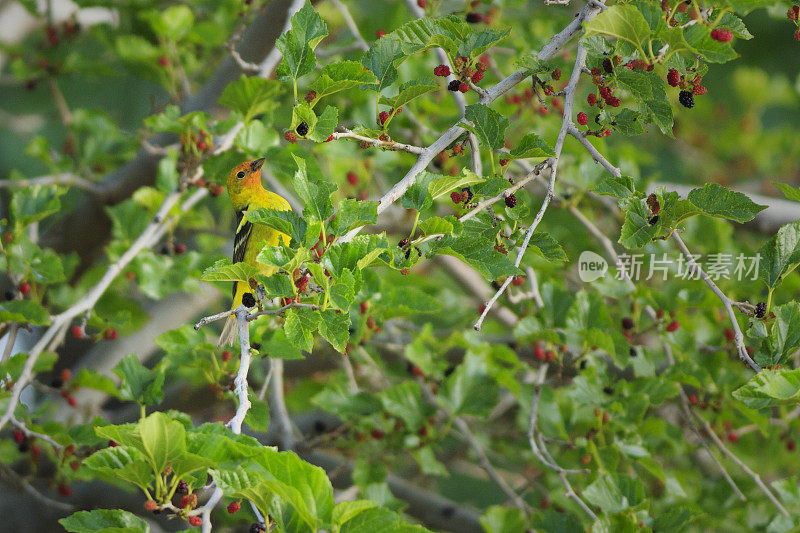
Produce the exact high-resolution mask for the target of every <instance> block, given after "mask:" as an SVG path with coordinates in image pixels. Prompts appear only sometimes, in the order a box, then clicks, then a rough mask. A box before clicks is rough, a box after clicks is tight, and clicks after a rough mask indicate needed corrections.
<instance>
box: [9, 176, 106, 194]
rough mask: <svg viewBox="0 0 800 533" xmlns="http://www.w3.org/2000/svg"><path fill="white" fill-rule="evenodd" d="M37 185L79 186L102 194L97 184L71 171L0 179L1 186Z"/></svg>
mask: <svg viewBox="0 0 800 533" xmlns="http://www.w3.org/2000/svg"><path fill="white" fill-rule="evenodd" d="M36 185H63V186H65V187H78V188H79V189H83V190H86V191H88V192H90V193H92V194H98V195H99V194H100V189H99V188H98V187H97V185H96V184H95V183H93V182H91V181H89V180H87V179H85V178H81V177H80V176H76V175H75V174H71V173H68V172H67V173H64V174H54V175H52V176H41V177H38V178H31V179H22V180H0V188H6V187H7V188H24V187H33V186H36Z"/></svg>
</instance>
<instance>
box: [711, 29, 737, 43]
mask: <svg viewBox="0 0 800 533" xmlns="http://www.w3.org/2000/svg"><path fill="white" fill-rule="evenodd" d="M711 38H712V39H714V40H715V41H719V42H721V43H727V42H730V40H731V39H733V32H732V31H731V30H723V29H721V28H717V29H715V30H711Z"/></svg>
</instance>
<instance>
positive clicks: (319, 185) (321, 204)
mask: <svg viewBox="0 0 800 533" xmlns="http://www.w3.org/2000/svg"><path fill="white" fill-rule="evenodd" d="M292 158H294V161H295V163H296V164H297V172H296V173H295V175H294V187H295V190H296V191H297V194H298V196H300V199H301V200H303V202H305V207H304V208H303V215H304V216H305V217H306V218H314V219H316V220H319V221H323V220H326V219H327V218H328V217H329V216H331V215H332V214H333V204H332V203H331V194H332V193H333V192H334V191H335V190H336V188H337V187H336V185H334V184H333V183H331V182H329V181H323V180H317V179H312V178H311V177H310V176H309V174H308V171H307V168H306V162H305V160H304V159H302V158H300V157H298V156H296V155H295V154H292Z"/></svg>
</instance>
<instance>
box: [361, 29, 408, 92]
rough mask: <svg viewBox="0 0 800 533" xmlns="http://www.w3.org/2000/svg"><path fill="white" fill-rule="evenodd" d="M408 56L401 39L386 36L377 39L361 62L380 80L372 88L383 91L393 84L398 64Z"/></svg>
mask: <svg viewBox="0 0 800 533" xmlns="http://www.w3.org/2000/svg"><path fill="white" fill-rule="evenodd" d="M384 37H386V36H384ZM406 57H407V56H406V55H405V53H403V45H402V44H401V43H400V41H397V40H393V39H385V38H382V39H378V40H377V41H375V42H374V43H373V44H372V46H370V48H369V50H367V51H366V53H365V54H364V57H363V58H361V63H362V64H363V65H364V66H365V67H367V68H368V69H369V70H370V71H371V72H372V73H373V74H374V75H375V77H376V79H377V80H378V81H377V83H376V85H374V86H371V87H370V88H372V89H374V90H376V91H377V92H378V93H381V92H382V91H383V90H384V89H386V87H388V86H390V85H391V84H393V83H394V82H395V81H396V80H397V65H399V64H400V63H401V62H403V60H405V59H406Z"/></svg>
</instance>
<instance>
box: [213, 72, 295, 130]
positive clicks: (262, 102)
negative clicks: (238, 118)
mask: <svg viewBox="0 0 800 533" xmlns="http://www.w3.org/2000/svg"><path fill="white" fill-rule="evenodd" d="M280 92H281V84H280V82H278V81H276V80H267V79H265V78H262V77H260V76H251V77H247V76H245V75H244V74H242V77H241V78H239V80H238V81H234V82H231V83H229V84H228V86H227V87H225V90H224V91H222V96H221V97H220V99H219V103H220V104H222V105H224V106H228V107H230V108H231V109H232V110H234V111H238V112H239V113H241V114H242V117H244V121H245V122H247V121H249V120H250V119H251V118H253V117H254V116H256V115H260V114H263V113H266V112H268V111H270V110H271V109H274V108H276V107H277V106H278V95H279V94H280Z"/></svg>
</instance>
